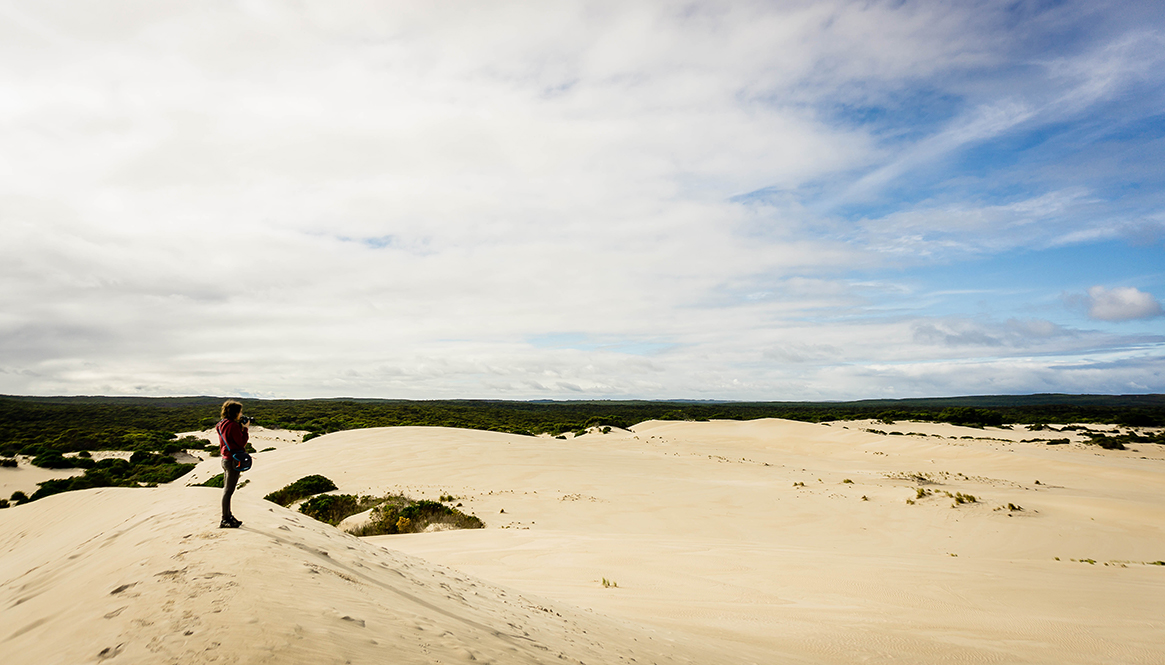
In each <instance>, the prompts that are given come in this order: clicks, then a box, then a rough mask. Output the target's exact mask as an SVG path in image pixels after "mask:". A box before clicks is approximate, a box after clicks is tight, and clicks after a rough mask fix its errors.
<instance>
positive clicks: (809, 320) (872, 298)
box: [0, 0, 1165, 399]
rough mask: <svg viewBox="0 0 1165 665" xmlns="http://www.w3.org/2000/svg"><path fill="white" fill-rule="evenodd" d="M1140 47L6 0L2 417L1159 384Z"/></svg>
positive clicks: (763, 11) (879, 6) (1140, 26)
mask: <svg viewBox="0 0 1165 665" xmlns="http://www.w3.org/2000/svg"><path fill="white" fill-rule="evenodd" d="M1162 23H1163V21H1162V18H1161V16H1160V15H1159V12H1156V11H1154V8H1153V6H1152V5H1151V4H1150V3H1143V4H1142V3H1114V4H1106V3H1102V2H1101V3H1097V2H1091V3H1084V2H1078V3H1077V2H1065V3H1059V4H1056V5H1054V6H1044V5H1042V4H1040V3H1018V4H1016V3H1010V2H1007V3H1004V2H977V3H935V2H909V1H908V2H847V1H842V0H837V1H833V2H804V3H798V2H790V3H779V4H776V5H774V4H773V3H766V2H756V3H750V2H743V3H740V2H734V3H717V2H696V3H688V4H673V3H662V2H661V3H651V2H645V3H581V2H580V3H570V2H565V3H553V4H531V3H522V2H514V3H504V2H503V3H489V4H481V3H471V2H437V3H430V2H402V3H392V4H391V5H384V4H382V3H345V4H343V5H340V6H337V5H335V4H334V3H323V2H304V3H299V4H296V5H288V4H286V3H279V2H263V1H260V0H255V1H249V2H225V3H217V4H214V5H208V6H200V7H198V8H196V9H195V8H185V7H182V6H171V5H163V6H149V7H146V6H143V5H140V4H136V3H120V2H114V3H108V4H103V5H102V6H101V7H100V8H98V7H95V6H94V7H86V6H77V5H75V4H74V3H64V2H39V3H21V2H17V3H8V4H6V5H5V7H4V8H3V10H0V54H2V55H3V56H4V57H3V58H2V59H0V63H3V64H0V76H2V77H3V79H2V80H3V82H4V83H3V88H2V94H0V139H2V140H3V142H4V145H5V146H6V149H5V151H4V152H3V154H0V172H2V173H3V176H4V177H3V178H2V179H0V275H3V279H4V283H5V285H6V288H5V289H4V291H3V293H2V294H0V392H6V393H36V394H92V393H105V394H247V395H257V396H291V397H310V396H335V395H351V396H380V397H402V398H429V397H432V398H438V397H498V398H545V397H561V398H573V397H588V398H592V397H612V398H620V397H644V398H679V397H698V398H724V399H835V398H837V399H840V398H860V397H874V396H878V397H882V396H902V397H907V396H915V395H929V394H968V393H982V392H1000V391H1003V392H1032V391H1050V390H1064V391H1071V392H1093V391H1104V392H1107V391H1118V392H1145V391H1158V392H1160V391H1165V380H1163V379H1162V378H1161V374H1160V373H1159V367H1160V358H1161V344H1162V342H1163V341H1165V334H1163V333H1165V330H1162V329H1161V326H1160V323H1159V322H1160V318H1153V317H1156V316H1158V315H1159V314H1160V305H1159V304H1158V303H1157V301H1156V300H1155V299H1154V297H1153V296H1152V295H1150V294H1151V293H1153V292H1154V291H1156V292H1161V290H1162V289H1165V277H1163V275H1162V272H1161V270H1160V267H1159V266H1160V265H1163V264H1165V263H1162V262H1161V260H1160V259H1161V254H1162V249H1163V244H1162V241H1161V235H1160V234H1159V233H1156V234H1154V232H1153V229H1159V227H1160V224H1161V220H1162V219H1165V206H1163V201H1162V195H1161V192H1162V191H1165V190H1163V189H1162V187H1161V185H1162V184H1163V183H1162V178H1163V176H1162V174H1163V173H1165V169H1162V168H1161V166H1163V164H1162V161H1163V160H1162V154H1163V152H1162V138H1163V136H1165V132H1162V131H1161V126H1162V125H1161V123H1160V115H1159V109H1160V108H1161V103H1162V102H1163V101H1165V98H1163V97H1165V96H1163V94H1162V93H1163V92H1165V85H1163V83H1165V75H1163V74H1162V72H1165V68H1162V67H1161V65H1162V64H1165V63H1162V60H1163V59H1165V56H1162V53H1165V50H1163V49H1162V48H1161V46H1162V42H1163V41H1165V25H1163V24H1162ZM1084 257H1091V258H1089V259H1085V258H1084ZM1095 284H1126V285H1135V286H1121V287H1113V288H1111V289H1104V288H1101V287H1094V286H1093V285H1095ZM1090 287H1091V288H1090ZM1095 289H1100V290H1099V291H1096V292H1095V293H1094V292H1093V290H1095ZM1085 290H1088V293H1089V296H1088V297H1089V304H1088V306H1087V308H1086V310H1085V312H1081V311H1080V309H1079V308H1076V307H1072V306H1065V304H1064V301H1063V299H1062V298H1061V297H1060V295H1059V294H1061V293H1065V292H1076V293H1082V292H1084V291H1085ZM1153 305H1156V310H1153V308H1152V306H1153ZM1154 312H1155V313H1154ZM1082 368H1089V369H1082ZM1090 380H1091V381H1092V383H1091V384H1089V381H1090ZM1090 386H1091V387H1090Z"/></svg>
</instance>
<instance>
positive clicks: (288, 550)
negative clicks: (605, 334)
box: [0, 420, 1165, 663]
mask: <svg viewBox="0 0 1165 665" xmlns="http://www.w3.org/2000/svg"><path fill="white" fill-rule="evenodd" d="M846 427H849V429H845V428H846ZM867 427H870V428H875V429H883V430H886V431H891V430H898V431H903V432H906V431H915V432H919V433H920V434H932V435H933V434H939V435H940V436H905V435H903V436H880V435H875V434H871V433H869V432H865V431H863V428H867ZM634 429H635V432H633V433H630V432H613V433H611V434H607V435H600V434H590V435H587V436H584V437H581V438H578V439H570V440H565V441H564V440H558V439H548V438H533V437H521V436H514V435H505V434H498V433H488V432H475V431H465V430H451V429H440V428H392V429H377V430H358V431H351V432H341V433H337V434H333V435H329V436H325V437H321V438H318V439H314V440H312V441H309V442H307V443H304V444H299V445H291V446H286V447H283V448H281V449H280V450H277V451H271V452H267V453H261V454H259V455H257V456H256V461H255V468H254V469H253V470H252V471H251V472H249V473H248V474H247V478H248V479H249V480H250V481H251V482H250V483H248V485H247V486H246V487H244V488H242V489H241V490H240V491H239V493H238V494H237V495H236V497H237V498H236V502H237V503H236V511H235V512H236V514H237V515H239V516H240V518H242V519H243V520H244V521H245V522H246V526H245V527H244V529H243V530H241V531H239V532H232V531H220V530H217V529H214V528H211V527H213V522H214V521H215V508H216V506H215V505H214V504H215V501H216V498H217V492H216V491H214V490H210V489H203V488H185V487H181V486H178V487H171V488H159V489H156V490H112V489H108V490H97V491H90V492H84V493H72V494H68V495H62V496H57V497H50V498H48V499H44V500H41V501H38V502H34V503H31V504H27V505H25V506H20V507H17V508H11V509H8V510H5V511H0V533H2V534H3V536H0V570H2V571H3V582H4V584H3V590H2V591H0V622H2V624H0V625H3V626H5V627H6V628H5V629H6V630H8V631H9V633H8V634H7V635H4V634H2V633H0V642H3V643H4V646H3V647H2V648H3V650H4V652H5V653H9V654H11V653H15V654H17V657H16V659H15V660H11V659H9V658H6V662H7V661H9V660H11V662H15V663H25V662H28V663H33V662H36V663H46V662H62V663H73V662H96V661H97V660H98V654H99V653H100V652H101V650H102V649H104V648H107V647H109V648H111V649H113V648H115V647H116V646H117V645H118V644H121V645H122V646H121V651H120V653H119V654H118V655H116V656H115V658H116V661H114V662H118V663H120V662H143V663H145V662H149V663H155V662H158V663H161V662H212V661H214V660H215V659H216V658H217V661H215V662H345V660H349V661H351V662H353V663H365V662H367V663H373V662H450V661H451V660H455V659H457V658H462V659H468V655H467V652H470V653H472V654H473V656H474V658H476V659H477V660H479V661H483V662H489V661H490V659H492V660H493V662H498V663H510V662H547V663H549V662H579V661H582V662H586V663H615V662H630V658H635V659H636V661H635V662H638V663H643V662H658V663H663V662H696V663H713V662H724V663H748V662H756V663H784V662H812V663H854V662H862V663H891V662H893V663H935V662H981V661H982V662H1002V663H1013V662H1023V663H1160V662H1165V620H1163V619H1162V618H1161V616H1160V615H1161V609H1162V600H1161V599H1162V598H1165V567H1163V566H1156V565H1147V562H1153V561H1157V560H1162V559H1165V526H1163V525H1165V503H1163V501H1162V499H1165V482H1163V480H1165V454H1163V451H1162V450H1161V448H1162V447H1161V446H1155V445H1148V444H1134V445H1133V446H1132V447H1133V448H1136V449H1137V450H1136V451H1132V450H1130V451H1105V450H1101V449H1099V448H1096V447H1091V446H1084V445H1081V444H1077V443H1074V444H1069V445H1063V446H1047V445H1043V444H1034V443H1016V442H1014V441H995V440H989V439H988V437H989V438H991V439H995V438H997V439H1020V438H1035V437H1041V438H1060V437H1061V436H1062V435H1060V434H1057V433H1054V432H1026V431H1018V430H1017V431H1012V432H1008V431H1007V430H986V431H984V430H975V429H971V428H953V427H950V426H947V425H933V424H922V423H897V424H895V425H892V426H887V425H878V424H870V423H834V424H833V425H832V426H825V425H812V424H805V423H795V422H788V421H777V420H764V421H752V422H745V423H739V422H712V423H676V422H669V423H663V422H651V423H644V424H642V425H639V426H637V427H635V428H634ZM964 430H966V432H965V431H964ZM961 436H977V437H979V438H977V439H961V438H957V437H961ZM1070 438H1073V439H1074V440H1075V437H1070ZM1143 458H1144V459H1143ZM217 463H218V462H217V460H207V461H206V462H203V463H202V464H200V465H199V467H198V468H197V469H196V470H195V472H194V473H193V474H192V475H191V476H189V477H188V478H186V479H184V480H183V481H180V483H179V485H181V484H184V483H189V482H200V481H201V480H204V479H205V478H208V477H210V476H212V475H214V474H215V473H218V468H217ZM311 473H320V474H323V475H325V476H327V477H329V478H331V479H332V480H334V481H335V482H336V483H337V484H338V485H339V487H340V491H343V492H348V493H377V494H379V493H383V492H386V491H390V490H391V491H403V492H405V493H407V494H410V495H412V496H413V497H415V498H431V499H435V498H437V496H438V495H440V494H448V493H451V494H454V495H456V496H458V497H463V498H460V499H459V500H460V501H461V502H462V503H463V504H464V507H463V509H464V510H466V511H467V512H471V513H474V514H476V515H478V516H479V517H481V518H482V519H483V520H485V521H486V524H487V528H486V529H483V530H471V531H455V532H441V533H431V534H415V535H407V536H381V537H376V538H371V539H367V540H366V541H360V540H357V539H354V538H351V537H350V536H347V535H344V534H342V533H340V532H338V531H337V530H334V529H332V528H331V527H327V526H326V525H321V524H318V523H315V522H313V521H311V520H309V519H307V518H306V517H304V516H301V515H297V514H295V513H291V512H290V511H286V510H284V509H281V508H279V507H276V506H273V505H271V504H268V503H265V502H262V501H261V499H260V497H262V496H263V495H264V494H266V493H267V492H270V491H272V490H275V489H278V488H279V487H282V486H283V485H285V484H287V483H289V482H291V481H293V480H295V479H297V478H299V477H302V476H304V475H308V474H311ZM910 474H927V475H928V477H929V478H930V479H931V480H932V481H934V482H935V483H936V484H927V485H924V487H925V488H929V489H931V490H933V491H934V494H931V495H929V496H927V497H925V498H922V499H918V500H917V502H916V503H915V505H908V504H907V503H906V500H907V499H911V500H914V499H915V497H916V489H915V488H916V487H917V484H916V482H915V481H914V480H911V479H909V475H910ZM888 476H892V477H888ZM847 479H848V480H852V481H853V482H852V483H845V482H843V481H844V480H847ZM1037 480H1039V481H1040V482H1039V484H1036V481H1037ZM794 483H804V487H801V486H794ZM944 492H950V493H952V494H954V493H957V492H961V493H965V494H972V495H974V496H975V497H977V499H978V501H977V502H975V503H969V504H962V505H957V506H956V507H952V501H951V499H950V498H947V497H946V496H945V495H944V494H943V493H944ZM863 496H865V497H866V499H867V500H863V499H862V497H863ZM1008 503H1013V504H1017V505H1019V506H1022V507H1023V510H1022V511H1008V510H996V508H998V507H1000V506H1005V505H1006V504H1008ZM502 510H504V511H505V512H504V513H503V512H501V511H502ZM281 527H283V528H281ZM378 546H380V547H383V548H386V549H380V547H378ZM349 548H352V549H349ZM321 549H322V550H327V551H328V553H329V554H328V555H327V556H324V555H321V554H319V553H318V550H321ZM402 553H407V554H410V555H414V556H416V557H419V558H412V557H410V556H406V555H405V554H402ZM71 557H73V558H71ZM1055 557H1059V558H1060V560H1059V561H1057V560H1056V559H1055ZM1070 559H1077V560H1080V559H1093V560H1095V563H1094V564H1090V563H1086V562H1079V561H1075V562H1074V561H1071V560H1070ZM1106 564H1107V565H1106ZM386 566H387V567H386ZM441 566H447V567H448V569H443V568H441ZM167 571H170V572H167ZM216 573H220V574H216ZM602 578H607V579H608V580H609V581H613V582H614V583H616V584H617V585H618V586H617V587H608V588H604V586H603V585H602V584H601V580H602ZM482 580H488V582H486V581H482ZM130 583H134V584H136V585H135V586H133V587H130V588H127V589H126V590H124V591H122V592H119V593H117V594H111V591H112V590H114V589H116V588H117V587H119V586H120V585H123V584H130ZM134 594H138V595H136V596H135V595H134ZM519 597H521V598H524V599H525V600H519ZM123 606H124V609H123V610H121V612H120V614H116V615H114V616H111V618H108V619H106V618H103V617H105V616H106V615H108V614H111V613H113V612H116V611H117V610H118V608H119V607H123ZM216 610H218V611H216ZM546 610H550V611H546ZM344 616H349V617H351V618H353V619H359V620H362V621H364V622H365V625H364V626H363V627H361V626H359V625H358V624H357V622H356V621H351V620H345V619H343V617H344ZM417 626H420V627H421V628H424V629H425V630H418V628H417ZM186 630H190V631H191V632H192V634H190V635H186V634H185V631H186ZM583 631H586V632H583ZM523 633H527V634H528V635H525V636H524V635H523ZM372 640H375V641H376V642H377V644H372ZM215 643H217V645H218V646H214V644H215ZM108 653H110V652H107V655H108ZM560 653H561V654H562V658H561V659H560V658H559V657H558V654H560ZM623 658H626V659H627V660H623Z"/></svg>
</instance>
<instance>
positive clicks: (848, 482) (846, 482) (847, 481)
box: [841, 478, 854, 485]
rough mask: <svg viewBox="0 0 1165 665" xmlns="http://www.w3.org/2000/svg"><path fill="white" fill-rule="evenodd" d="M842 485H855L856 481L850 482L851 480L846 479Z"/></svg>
mask: <svg viewBox="0 0 1165 665" xmlns="http://www.w3.org/2000/svg"><path fill="white" fill-rule="evenodd" d="M841 484H842V485H853V484H854V481H852V480H850V479H849V478H846V479H845V480H843V481H841Z"/></svg>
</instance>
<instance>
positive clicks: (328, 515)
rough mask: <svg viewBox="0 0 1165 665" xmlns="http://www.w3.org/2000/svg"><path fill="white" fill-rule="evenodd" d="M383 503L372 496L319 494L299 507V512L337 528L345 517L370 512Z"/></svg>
mask: <svg viewBox="0 0 1165 665" xmlns="http://www.w3.org/2000/svg"><path fill="white" fill-rule="evenodd" d="M381 501H382V499H378V498H376V497H371V496H354V495H352V494H317V495H316V496H313V497H312V498H310V499H308V500H307V501H304V502H303V504H302V505H300V507H299V512H301V513H303V514H304V515H307V516H308V517H311V518H312V519H317V520H319V521H321V522H327V523H328V524H331V525H332V526H335V525H337V524H339V523H340V522H342V521H343V520H344V518H345V517H348V516H349V515H355V514H356V513H359V512H363V511H365V510H368V509H369V508H371V507H373V506H375V505H377V504H378V503H381Z"/></svg>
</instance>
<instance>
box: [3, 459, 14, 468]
mask: <svg viewBox="0 0 1165 665" xmlns="http://www.w3.org/2000/svg"><path fill="white" fill-rule="evenodd" d="M0 467H10V468H13V469H15V468H16V458H15V457H4V458H0Z"/></svg>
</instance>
